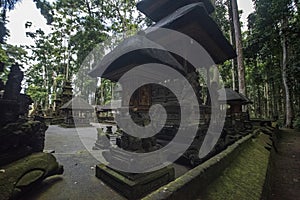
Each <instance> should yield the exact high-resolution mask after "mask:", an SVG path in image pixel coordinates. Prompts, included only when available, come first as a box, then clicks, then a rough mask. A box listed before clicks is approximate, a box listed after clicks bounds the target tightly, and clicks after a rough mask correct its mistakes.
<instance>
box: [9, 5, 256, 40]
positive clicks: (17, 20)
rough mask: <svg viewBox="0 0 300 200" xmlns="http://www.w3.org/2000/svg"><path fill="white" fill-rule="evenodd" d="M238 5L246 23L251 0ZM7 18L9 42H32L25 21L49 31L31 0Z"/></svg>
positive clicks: (251, 6) (251, 7)
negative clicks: (26, 33) (27, 34)
mask: <svg viewBox="0 0 300 200" xmlns="http://www.w3.org/2000/svg"><path fill="white" fill-rule="evenodd" d="M51 1H53V0H51ZM238 5H239V9H240V10H243V15H242V19H241V21H242V22H244V25H246V23H247V17H248V15H249V14H250V13H251V12H253V3H252V0H238ZM8 20H9V21H10V22H9V23H8V25H7V28H8V29H9V30H10V38H9V39H8V43H9V44H13V45H29V44H32V45H33V44H34V43H33V41H32V39H30V38H27V37H26V35H25V32H26V30H25V23H26V22H27V21H31V22H32V24H33V27H32V28H31V29H32V30H35V29H38V28H41V29H42V30H43V31H45V32H49V31H50V28H49V27H48V26H47V25H46V20H45V19H44V17H43V16H42V15H41V14H40V12H39V10H38V9H37V8H36V6H35V3H34V2H33V1H32V0H22V1H21V3H18V4H17V5H16V8H15V9H14V10H12V11H10V12H9V13H8ZM245 28H246V26H244V29H245ZM27 31H28V30H27Z"/></svg>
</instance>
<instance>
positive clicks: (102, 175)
mask: <svg viewBox="0 0 300 200" xmlns="http://www.w3.org/2000/svg"><path fill="white" fill-rule="evenodd" d="M96 177H98V178H99V179H101V180H103V181H104V182H105V183H107V184H108V185H109V186H111V187H112V188H114V189H115V190H116V191H118V192H119V193H120V194H121V195H123V196H125V197H127V198H128V199H138V198H141V197H143V196H145V195H146V194H149V193H150V192H152V191H154V190H156V189H158V188H159V187H161V186H163V185H166V184H168V183H169V182H171V181H172V180H174V178H175V171H174V168H173V167H165V168H163V169H160V170H158V171H155V172H150V173H145V174H129V173H124V172H118V171H116V170H113V169H111V168H109V167H107V166H105V165H103V164H100V165H97V166H96Z"/></svg>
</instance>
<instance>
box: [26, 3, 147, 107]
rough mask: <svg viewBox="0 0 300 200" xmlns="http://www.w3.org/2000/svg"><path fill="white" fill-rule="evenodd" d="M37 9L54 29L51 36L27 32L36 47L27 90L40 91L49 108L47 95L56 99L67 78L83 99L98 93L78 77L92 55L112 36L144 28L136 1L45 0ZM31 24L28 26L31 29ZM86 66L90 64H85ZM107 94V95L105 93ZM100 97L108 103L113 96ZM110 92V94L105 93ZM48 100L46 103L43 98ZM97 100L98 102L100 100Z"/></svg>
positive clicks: (37, 32)
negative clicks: (51, 1) (79, 91)
mask: <svg viewBox="0 0 300 200" xmlns="http://www.w3.org/2000/svg"><path fill="white" fill-rule="evenodd" d="M35 2H36V6H37V7H38V8H40V9H41V13H42V14H43V15H44V16H45V17H46V19H47V22H48V23H49V24H50V26H51V28H52V32H51V33H50V34H45V33H44V32H43V31H41V30H37V31H35V32H27V33H26V34H27V36H28V37H31V38H32V39H33V40H34V42H35V46H28V47H27V48H28V50H30V51H31V52H32V56H31V57H30V59H31V61H32V62H31V64H30V68H29V70H28V71H27V74H26V77H27V83H28V89H29V88H30V89H29V90H27V91H34V89H37V88H40V89H41V91H38V93H39V94H38V97H36V98H34V99H35V100H36V101H40V100H41V101H43V102H42V104H43V105H45V106H46V107H47V106H48V104H49V99H48V96H47V95H45V94H44V92H45V91H46V92H47V94H48V95H50V96H52V100H53V98H55V96H56V94H57V93H59V92H60V90H61V86H62V84H63V82H64V81H65V79H66V78H68V79H69V80H72V79H73V78H74V75H75V74H76V75H77V77H76V79H75V88H74V89H75V92H78V89H82V88H85V89H84V90H82V91H81V95H82V96H83V97H88V95H89V94H90V93H91V92H95V91H93V90H95V89H94V88H95V87H96V86H97V82H96V81H92V80H86V79H85V78H84V77H83V74H82V73H81V74H77V73H78V71H79V68H80V67H81V65H82V64H83V62H84V60H85V59H86V57H87V56H88V55H89V53H90V52H91V51H92V50H93V49H94V48H95V47H97V45H98V44H99V43H103V42H104V41H105V40H107V38H108V37H109V35H112V34H117V33H122V32H124V31H131V30H134V31H136V30H138V29H139V28H138V27H141V26H144V18H143V17H142V16H141V14H138V16H136V14H137V12H136V7H135V4H136V2H135V1H134V0H129V1H123V0H117V1H109V0H104V1H98V0H89V1H83V0H57V1H55V2H54V3H53V4H49V3H47V2H46V1H44V0H35ZM30 26H31V23H30V22H28V23H26V27H27V28H29V27H30ZM85 64H87V63H85ZM92 64H93V63H88V64H87V65H88V66H86V68H87V69H86V70H91V68H92V67H93V66H92ZM104 93H105V94H104ZM104 93H101V95H102V96H103V95H104V97H100V98H104V99H105V100H104V101H105V102H107V101H109V100H110V98H111V97H109V96H110V94H109V93H111V92H110V91H106V90H105V91H104ZM106 93H107V94H106ZM42 96H43V97H45V99H44V100H43V99H42V98H40V97H42ZM97 101H98V100H97Z"/></svg>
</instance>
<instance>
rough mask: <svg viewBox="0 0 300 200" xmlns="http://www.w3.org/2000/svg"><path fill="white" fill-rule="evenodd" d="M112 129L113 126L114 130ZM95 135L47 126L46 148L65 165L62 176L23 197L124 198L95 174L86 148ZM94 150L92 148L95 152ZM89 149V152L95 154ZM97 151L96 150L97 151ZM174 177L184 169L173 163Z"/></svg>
mask: <svg viewBox="0 0 300 200" xmlns="http://www.w3.org/2000/svg"><path fill="white" fill-rule="evenodd" d="M114 130H115V129H114ZM96 137H97V132H96V129H95V128H79V129H77V131H76V129H64V128H60V127H58V126H50V127H49V129H48V130H47V132H46V141H45V149H46V150H55V154H54V156H55V157H56V158H57V160H58V161H59V163H60V164H62V165H63V166H64V169H65V172H64V174H63V175H62V176H54V177H51V178H48V179H46V180H45V181H44V182H43V183H42V184H40V185H39V186H37V187H35V188H34V190H33V191H32V192H30V193H29V194H27V195H26V196H23V197H21V199H22V200H89V199H95V200H96V199H99V200H106V199H109V200H123V199H125V198H124V197H123V196H121V195H120V194H119V193H117V192H115V191H114V190H112V189H111V188H110V187H108V186H107V185H105V184H104V183H103V182H102V181H101V180H99V179H97V178H96V177H95V165H96V164H99V161H98V160H97V159H95V158H94V157H93V156H92V154H91V153H90V151H89V150H91V149H92V147H93V145H94V143H95V141H96ZM94 152H95V151H94ZM94 152H92V153H94ZM97 154H99V152H98V153H97ZM175 169H176V170H175V171H176V176H177V177H178V176H180V175H182V174H183V173H185V172H186V171H187V169H186V167H183V166H179V165H176V166H175Z"/></svg>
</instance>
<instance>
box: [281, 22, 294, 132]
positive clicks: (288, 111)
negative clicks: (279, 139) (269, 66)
mask: <svg viewBox="0 0 300 200" xmlns="http://www.w3.org/2000/svg"><path fill="white" fill-rule="evenodd" d="M282 27H283V28H282V29H284V28H285V27H287V19H284V20H283V21H282ZM281 31H282V33H281V45H282V80H283V85H284V90H285V109H286V111H285V116H286V117H285V118H286V122H285V125H286V127H287V128H291V127H292V118H293V115H292V106H291V99H290V90H289V85H288V77H287V39H286V35H285V31H284V30H281Z"/></svg>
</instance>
